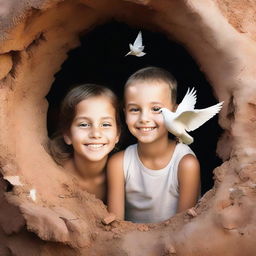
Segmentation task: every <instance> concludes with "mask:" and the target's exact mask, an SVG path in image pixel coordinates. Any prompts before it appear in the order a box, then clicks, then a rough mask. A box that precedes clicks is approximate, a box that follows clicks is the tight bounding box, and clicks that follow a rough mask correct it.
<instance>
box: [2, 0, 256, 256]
mask: <svg viewBox="0 0 256 256" xmlns="http://www.w3.org/2000/svg"><path fill="white" fill-rule="evenodd" d="M255 12H256V2H255V1H251V0H224V1H223V0H222V1H220V0H172V1H169V0H133V1H132V0H131V1H125V0H80V1H79V0H72V1H71V0H54V1H53V0H51V1H50V0H48V1H47V0H30V1H28V0H27V1H25V0H13V1H7V0H0V13H1V15H0V30H1V36H0V79H1V80H0V90H1V94H0V101H1V108H0V116H1V119H0V122H1V123H0V129H1V130H0V164H1V173H2V177H1V182H0V201H1V211H0V241H1V243H0V255H4V256H8V255H19V256H23V255H24V256H25V255H26V256H27V255H30V256H32V255H43V256H45V255H58V256H59V255H64V256H65V255H68V256H72V255H118V256H121V255H134V256H137V255H138V256H139V255H182V256H199V255H203V256H212V255H219V256H236V255H237V256H238V255H239V256H240V255H244V256H247V255H248V256H250V255H252V256H253V255H255V251H256V245H255V242H254V234H255V232H256V225H255V224H256V205H255V203H254V202H255V199H256V193H255V192H256V173H255V169H256V163H255V159H256V139H255V136H254V133H255V128H256V122H255V121H256V93H255V89H254V88H255V80H256V70H255V69H256V68H255V61H256V46H255V45H256V44H255V40H256V33H255V32H256V18H255V17H256V16H255ZM112 18H114V19H116V20H119V21H122V22H125V23H127V24H130V25H139V26H141V27H145V28H148V29H154V30H158V31H160V32H162V33H165V34H166V35H167V36H168V37H169V38H170V39H175V40H177V41H178V42H180V43H181V44H182V45H184V46H185V47H186V48H187V49H188V51H189V52H190V53H191V55H192V56H193V57H194V58H195V60H196V61H197V63H198V65H199V66H200V69H201V70H202V71H203V72H204V73H205V75H206V76H207V78H208V80H209V81H210V83H211V84H212V86H213V90H214V93H215V96H216V98H217V99H218V100H219V101H223V100H224V101H225V105H224V108H223V110H222V111H221V113H220V119H219V123H220V125H221V127H222V128H223V129H224V133H223V135H222V137H221V139H220V141H219V143H218V149H217V152H218V154H219V155H220V156H221V157H222V159H223V160H224V161H225V162H224V163H223V164H222V165H221V166H220V167H218V168H216V169H215V170H214V173H215V185H214V187H213V189H212V190H210V191H209V192H207V193H206V194H205V195H204V197H203V198H202V199H201V200H200V202H199V203H198V204H197V206H196V207H195V208H194V209H192V210H191V211H188V212H187V213H182V214H178V215H176V216H175V217H173V218H172V219H170V220H168V221H166V222H164V223H161V224H149V225H143V224H137V225H135V224H132V223H129V222H125V221H118V220H113V221H111V222H110V223H109V222H108V221H106V220H109V219H111V216H109V215H108V212H107V211H106V207H105V206H104V205H103V203H102V202H101V201H99V200H97V199H96V198H95V197H94V196H93V195H90V194H88V193H86V192H85V191H83V190H81V189H80V188H79V187H77V185H76V184H75V182H74V181H73V180H72V178H71V177H68V175H67V174H66V173H65V172H64V171H63V169H61V168H60V167H58V166H56V164H55V163H54V162H53V160H52V159H51V157H50V156H49V155H48V153H47V150H46V147H45V145H46V142H47V140H48V138H47V129H46V114H47V101H46V99H45V96H46V94H47V93H48V91H49V89H50V86H51V84H52V82H53V80H54V74H55V73H56V72H57V71H58V70H59V69H60V66H61V64H62V63H63V61H64V60H65V59H66V58H67V52H68V51H69V50H70V49H72V48H75V47H77V46H79V34H80V33H85V32H86V31H87V30H89V29H92V28H93V27H94V26H96V25H98V24H101V23H104V22H106V21H108V20H110V19H112ZM34 190H35V191H36V192H34Z"/></svg>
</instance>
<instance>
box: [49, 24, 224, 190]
mask: <svg viewBox="0 0 256 256" xmlns="http://www.w3.org/2000/svg"><path fill="white" fill-rule="evenodd" d="M139 30H141V31H142V37H143V45H145V49H144V51H145V52H146V55H145V56H143V57H140V58H139V57H135V56H127V57H125V54H126V53H127V52H128V51H129V46H128V45H129V43H133V42H134V40H135V38H136V36H137V34H138V31H139ZM80 40H81V46H80V47H78V48H76V49H74V50H71V51H70V52H69V53H68V56H69V57H68V59H67V60H66V61H65V62H64V63H63V64H62V68H61V70H60V71H59V72H58V73H57V74H56V75H55V81H54V83H53V85H52V87H51V90H50V92H49V93H48V95H47V100H48V102H49V109H48V121H47V126H48V134H49V136H51V135H52V134H53V133H54V131H55V129H56V126H57V122H58V118H57V117H58V108H59V105H60V102H61V100H62V98H63V97H64V96H65V94H66V92H67V91H68V89H69V88H70V87H71V86H73V85H74V84H81V83H97V84H102V85H105V86H107V87H109V88H111V89H112V90H113V91H114V92H115V93H116V94H117V96H118V97H119V98H120V99H121V98H122V94H123V86H124V83H125V81H126V79H127V78H128V77H129V76H130V75H131V74H132V73H134V72H135V71H137V70H138V69H140V68H143V67H146V66H158V67H162V68H164V69H166V70H168V71H169V72H171V73H172V74H173V75H174V76H175V78H176V79H177V81H178V100H177V103H179V102H180V101H181V100H182V98H183V97H184V95H185V93H186V91H187V89H188V87H190V88H192V87H195V89H196V90H197V100H198V102H197V104H196V108H199V109H200V108H205V107H209V106H211V105H213V104H216V103H217V100H216V99H215V97H214V95H213V92H212V88H211V86H210V84H209V83H208V81H207V79H206V77H205V76H204V74H203V73H202V72H201V71H200V69H199V67H198V65H197V63H196V62H195V60H194V59H193V58H192V57H191V55H190V54H189V53H188V52H187V51H186V49H185V48H184V47H183V46H181V45H180V44H178V43H177V42H173V41H170V40H169V39H168V38H167V37H166V36H165V35H163V34H161V33H158V32H152V31H148V30H144V29H142V28H135V27H130V26H128V25H126V24H123V23H118V22H115V21H113V22H110V23H107V24H104V25H101V26H98V27H96V28H94V29H93V30H91V31H90V32H87V33H86V34H85V35H81V38H80ZM221 132H222V129H221V128H220V127H219V125H218V116H215V117H214V118H212V119H210V120H209V121H207V122H206V123H205V124H204V125H203V126H201V127H200V128H198V129H197V130H195V131H193V132H191V133H190V134H191V135H192V136H193V137H194V143H193V144H191V145H190V147H191V148H192V150H193V151H194V152H195V154H196V155H197V157H198V159H199V161H200V165H201V183H202V188H201V190H202V194H204V193H205V192H206V191H208V190H209V189H211V188H212V186H213V174H212V171H213V169H214V168H215V167H216V166H219V165H220V164H221V163H222V161H221V159H219V158H218V157H217V156H216V144H217V141H218V138H219V136H220V134H221ZM134 142H135V140H134V139H133V138H132V137H131V135H130V134H129V132H128V131H127V129H126V128H125V127H124V131H123V138H122V140H121V143H120V149H124V148H125V147H126V146H127V145H129V144H132V143H134Z"/></svg>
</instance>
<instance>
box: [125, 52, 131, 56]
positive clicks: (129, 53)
mask: <svg viewBox="0 0 256 256" xmlns="http://www.w3.org/2000/svg"><path fill="white" fill-rule="evenodd" d="M131 53H132V52H128V53H127V54H125V56H124V57H126V56H128V55H131Z"/></svg>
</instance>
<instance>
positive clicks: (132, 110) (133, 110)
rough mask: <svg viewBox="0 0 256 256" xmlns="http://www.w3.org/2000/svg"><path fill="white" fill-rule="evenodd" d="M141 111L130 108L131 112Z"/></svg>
mask: <svg viewBox="0 0 256 256" xmlns="http://www.w3.org/2000/svg"><path fill="white" fill-rule="evenodd" d="M138 111H139V108H130V109H129V112H138Z"/></svg>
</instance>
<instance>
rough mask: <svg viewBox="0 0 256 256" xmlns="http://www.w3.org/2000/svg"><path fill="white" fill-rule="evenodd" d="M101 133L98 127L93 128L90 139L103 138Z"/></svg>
mask: <svg viewBox="0 0 256 256" xmlns="http://www.w3.org/2000/svg"><path fill="white" fill-rule="evenodd" d="M101 136H102V135H101V131H100V128H98V127H92V128H91V132H90V138H94V139H99V138H101Z"/></svg>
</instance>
